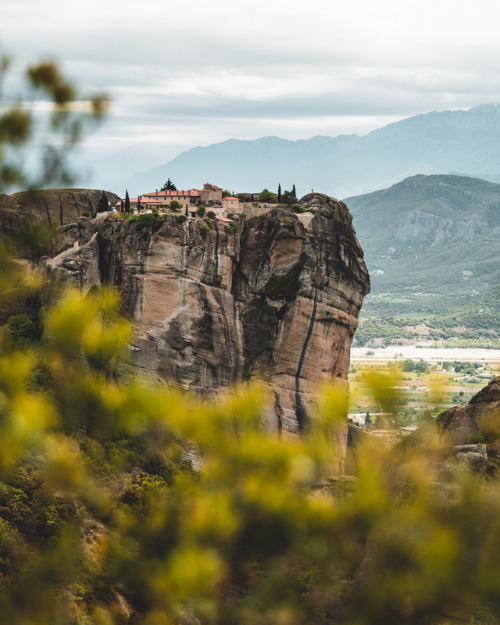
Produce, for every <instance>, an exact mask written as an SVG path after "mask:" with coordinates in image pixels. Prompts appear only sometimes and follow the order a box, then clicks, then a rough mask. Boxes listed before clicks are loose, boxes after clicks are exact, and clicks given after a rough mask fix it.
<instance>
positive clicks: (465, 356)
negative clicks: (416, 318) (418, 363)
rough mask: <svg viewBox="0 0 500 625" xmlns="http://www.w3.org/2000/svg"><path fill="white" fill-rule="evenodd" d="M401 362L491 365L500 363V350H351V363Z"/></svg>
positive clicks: (411, 347)
mask: <svg viewBox="0 0 500 625" xmlns="http://www.w3.org/2000/svg"><path fill="white" fill-rule="evenodd" d="M368 351H371V352H373V356H367V355H366V352H368ZM396 357H397V358H398V359H399V360H401V359H405V358H411V359H412V360H427V361H443V360H456V361H458V362H478V361H481V360H485V361H486V362H490V363H500V349H479V348H474V347H472V348H470V349H466V348H458V347H453V348H449V349H446V348H438V349H433V348H432V347H416V346H415V345H390V346H389V347H380V348H369V347H353V348H352V349H351V362H360V361H363V362H370V361H373V362H378V361H382V362H386V361H387V360H393V359H395V358H396Z"/></svg>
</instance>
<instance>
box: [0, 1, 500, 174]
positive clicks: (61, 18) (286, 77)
mask: <svg viewBox="0 0 500 625" xmlns="http://www.w3.org/2000/svg"><path fill="white" fill-rule="evenodd" d="M499 7H500V5H499V4H498V3H497V2H495V1H494V0H475V1H474V2H471V0H467V1H463V0H350V1H349V2H346V1H343V2H335V1H332V0H308V1H307V2H304V1H301V2H299V1H298V0H286V1H285V0H265V1H262V0H253V1H252V2H250V1H249V0H239V1H238V0H211V1H210V2H208V1H207V0H203V1H201V0H183V1H181V0H178V1H177V2H168V1H165V0H139V1H137V0H136V1H134V2H127V1H126V0H125V1H123V0H122V1H120V2H118V1H116V0H85V1H79V2H75V1H74V0H65V1H63V0H1V4H0V45H1V46H2V48H3V50H4V52H6V53H8V54H9V55H10V56H11V57H13V58H14V59H15V60H16V61H17V62H19V63H25V62H31V61H33V60H35V59H40V58H53V59H56V60H58V61H60V62H61V64H62V67H63V69H64V70H65V72H66V74H68V75H69V76H70V77H71V78H72V79H73V80H74V82H75V83H77V84H78V85H79V86H80V87H81V89H82V90H84V91H88V92H92V91H95V90H102V89H104V90H105V91H106V92H107V93H108V94H109V96H110V97H111V98H112V100H113V106H112V111H111V114H110V116H109V120H108V121H107V122H106V124H105V125H104V126H103V127H102V128H101V130H100V131H99V133H98V134H96V135H95V136H94V137H93V138H92V139H91V140H90V141H89V144H88V145H89V147H91V148H93V149H96V150H97V151H98V152H100V153H103V154H105V153H109V152H111V151H113V150H119V149H122V148H126V147H127V146H129V145H132V144H134V143H138V142H140V143H147V144H150V143H154V144H156V145H157V146H158V147H160V148H161V149H162V150H163V151H164V152H165V159H164V160H165V161H166V160H169V158H171V157H172V156H174V155H175V153H178V152H179V151H181V150H182V149H186V148H189V147H194V146H196V145H208V144H210V143H215V142H217V141H223V140H225V139H228V138H231V137H235V138H239V139H253V138H257V137H261V136H266V135H277V136H281V137H284V138H288V139H302V138H309V137H311V136H314V135H318V134H321V135H330V136H335V135H338V134H345V133H352V132H355V133H357V134H366V133H367V132H368V131H370V130H372V129H374V128H376V127H379V126H383V125H385V124H387V123H390V122H391V121H396V120H398V119H402V118H404V117H408V116H410V115H414V114H417V113H423V112H428V111H432V110H445V109H457V108H470V107H472V106H475V105H478V104H483V103H489V102H500V34H499V31H500V27H499V17H500V8H499ZM160 162H161V160H160Z"/></svg>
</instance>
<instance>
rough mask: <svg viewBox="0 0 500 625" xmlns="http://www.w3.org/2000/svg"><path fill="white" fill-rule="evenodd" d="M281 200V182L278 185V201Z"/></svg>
mask: <svg viewBox="0 0 500 625" xmlns="http://www.w3.org/2000/svg"><path fill="white" fill-rule="evenodd" d="M279 202H281V184H279V185H278V203H279Z"/></svg>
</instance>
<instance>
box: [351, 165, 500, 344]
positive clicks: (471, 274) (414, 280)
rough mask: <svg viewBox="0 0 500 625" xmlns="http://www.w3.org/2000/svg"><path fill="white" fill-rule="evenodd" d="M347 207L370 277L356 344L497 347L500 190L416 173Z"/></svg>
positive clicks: (475, 182) (468, 180)
mask: <svg viewBox="0 0 500 625" xmlns="http://www.w3.org/2000/svg"><path fill="white" fill-rule="evenodd" d="M345 202H346V204H347V206H348V207H349V210H350V211H351V212H352V214H353V217H354V226H355V229H356V232H357V235H358V239H359V241H360V243H361V246H362V248H363V250H364V252H365V260H366V263H367V266H368V269H369V271H370V277H371V289H372V290H371V294H370V295H369V296H368V297H367V298H366V299H365V303H364V306H363V311H362V317H361V327H360V330H358V333H357V335H356V337H357V340H358V343H359V344H364V343H365V342H366V341H367V340H369V339H376V338H382V339H385V340H386V342H387V341H389V340H391V339H394V340H399V339H405V340H406V339H415V338H425V337H428V338H431V339H433V340H436V341H442V340H447V341H450V340H453V341H454V343H453V344H455V345H456V346H459V345H464V346H466V345H467V341H471V340H472V341H474V342H475V344H483V345H484V346H493V345H497V344H498V341H497V340H498V334H497V332H498V328H499V327H500V323H499V322H500V300H499V297H498V296H499V292H500V265H499V264H498V258H499V254H500V185H498V184H493V183H490V182H486V181H484V180H479V179H475V178H466V177H461V176H422V175H418V176H413V177H411V178H407V179H406V180H404V181H402V182H401V183H399V184H396V185H394V186H393V187H391V188H389V189H384V190H382V191H376V192H374V193H370V194H368V195H363V196H358V197H351V198H347V199H346V200H345ZM417 326H420V327H419V328H417Z"/></svg>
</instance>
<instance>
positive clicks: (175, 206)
mask: <svg viewBox="0 0 500 625" xmlns="http://www.w3.org/2000/svg"><path fill="white" fill-rule="evenodd" d="M168 206H169V208H170V210H172V211H173V212H174V213H176V212H177V211H178V210H179V209H180V208H182V204H181V203H180V202H178V201H177V200H172V201H171V202H170V204H169V205H168Z"/></svg>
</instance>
